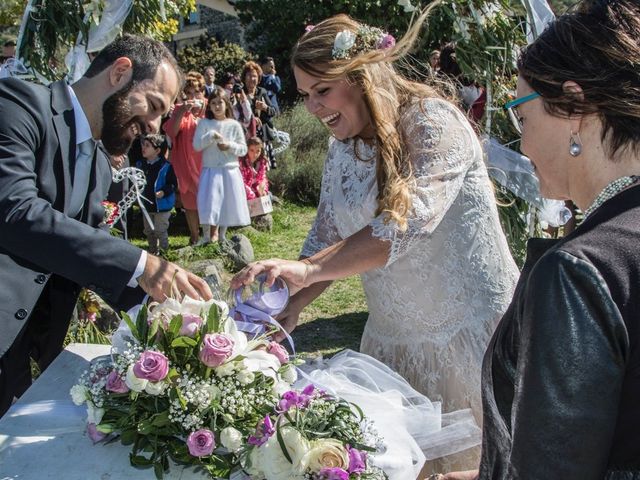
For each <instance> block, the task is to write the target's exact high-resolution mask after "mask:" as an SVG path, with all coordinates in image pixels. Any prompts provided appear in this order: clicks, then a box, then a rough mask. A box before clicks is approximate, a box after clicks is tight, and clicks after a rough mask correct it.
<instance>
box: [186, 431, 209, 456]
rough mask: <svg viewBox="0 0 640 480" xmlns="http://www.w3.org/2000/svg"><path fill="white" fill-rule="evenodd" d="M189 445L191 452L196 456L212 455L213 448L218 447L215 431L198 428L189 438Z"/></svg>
mask: <svg viewBox="0 0 640 480" xmlns="http://www.w3.org/2000/svg"><path fill="white" fill-rule="evenodd" d="M187 447H189V453H190V454H191V455H193V456H194V457H206V456H207V455H211V453H212V452H213V449H214V448H216V442H215V438H214V437H213V432H212V431H211V430H207V429H206V428H203V429H201V430H196V431H195V432H193V433H192V434H191V435H189V437H188V438H187Z"/></svg>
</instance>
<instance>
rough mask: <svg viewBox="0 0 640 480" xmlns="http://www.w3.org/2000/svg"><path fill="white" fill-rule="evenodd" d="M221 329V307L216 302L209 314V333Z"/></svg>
mask: <svg viewBox="0 0 640 480" xmlns="http://www.w3.org/2000/svg"><path fill="white" fill-rule="evenodd" d="M219 329H220V307H218V305H217V304H215V303H214V304H213V305H211V308H210V309H209V315H207V333H212V332H217V331H218V330H219Z"/></svg>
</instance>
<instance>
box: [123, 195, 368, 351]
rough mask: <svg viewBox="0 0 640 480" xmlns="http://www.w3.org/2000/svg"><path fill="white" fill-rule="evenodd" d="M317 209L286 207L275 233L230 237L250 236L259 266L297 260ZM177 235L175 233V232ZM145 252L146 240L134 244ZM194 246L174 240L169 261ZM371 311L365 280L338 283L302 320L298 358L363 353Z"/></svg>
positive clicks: (204, 253)
mask: <svg viewBox="0 0 640 480" xmlns="http://www.w3.org/2000/svg"><path fill="white" fill-rule="evenodd" d="M315 214H316V211H315V208H313V207H305V206H300V205H296V204H293V203H289V202H285V203H284V204H283V205H280V206H276V210H275V211H274V213H273V231H272V232H259V231H257V230H255V229H254V228H251V227H248V228H242V229H237V230H234V229H232V231H230V232H229V233H228V234H227V237H230V236H231V235H233V233H234V231H238V232H241V233H243V234H244V235H246V236H247V237H248V238H249V240H251V244H252V246H253V249H254V253H255V258H256V260H260V259H266V258H273V257H278V258H284V259H290V260H292V259H296V258H298V254H299V253H300V250H301V249H302V244H303V242H304V239H305V238H306V236H307V232H308V231H309V229H310V228H311V224H312V223H313V219H314V218H315ZM170 231H171V230H170ZM132 241H133V243H134V244H136V245H138V246H140V247H142V248H144V247H146V241H145V240H144V239H133V240H132ZM187 244H188V237H187V236H172V237H171V238H170V249H169V252H168V254H167V257H168V258H169V259H170V260H173V261H178V262H180V260H179V259H178V257H177V256H176V253H175V252H176V250H177V249H179V248H181V247H185V246H187ZM215 256H219V251H218V247H217V245H207V246H205V247H198V248H197V249H195V250H194V253H193V255H192V256H191V257H190V258H189V260H197V259H202V258H211V257H215ZM366 320H367V306H366V302H365V298H364V292H363V290H362V285H361V284H360V278H359V277H357V276H356V277H351V278H348V279H345V280H340V281H337V282H334V283H333V285H331V287H329V288H328V289H327V290H326V291H325V292H324V293H323V294H322V295H321V296H320V297H318V298H317V299H316V300H315V301H314V302H313V303H312V304H311V305H309V306H308V307H307V308H306V309H305V310H304V311H303V312H302V314H301V317H300V325H299V326H298V328H297V329H296V330H295V331H294V332H293V335H292V336H293V340H294V342H295V345H296V352H297V353H299V354H301V355H303V356H307V355H311V356H315V355H318V354H320V353H321V354H323V355H331V354H333V353H336V352H338V351H340V350H342V349H344V348H351V349H354V350H357V349H358V348H359V345H360V336H361V335H362V329H363V328H364V323H365V321H366Z"/></svg>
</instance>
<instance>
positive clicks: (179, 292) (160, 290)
mask: <svg viewBox="0 0 640 480" xmlns="http://www.w3.org/2000/svg"><path fill="white" fill-rule="evenodd" d="M138 284H139V285H140V287H142V289H143V290H144V291H145V292H147V293H148V294H149V296H150V297H151V298H153V299H154V300H155V301H156V302H164V301H165V300H166V299H167V297H173V298H176V299H182V297H183V296H185V295H188V296H189V297H191V298H194V299H198V298H202V299H204V300H210V299H211V298H213V294H212V293H211V289H210V288H209V285H207V283H206V282H205V281H204V280H202V279H201V278H200V277H198V276H197V275H194V274H193V273H191V272H189V271H187V270H185V269H183V268H181V267H180V266H178V265H176V264H175V263H172V262H168V261H166V260H163V259H162V258H159V257H156V256H155V255H151V254H149V255H147V263H146V264H145V267H144V272H143V273H142V275H140V277H139V278H138Z"/></svg>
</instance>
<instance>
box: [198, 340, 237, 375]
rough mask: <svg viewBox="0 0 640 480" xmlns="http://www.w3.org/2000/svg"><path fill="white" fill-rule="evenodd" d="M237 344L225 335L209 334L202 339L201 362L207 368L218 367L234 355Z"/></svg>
mask: <svg viewBox="0 0 640 480" xmlns="http://www.w3.org/2000/svg"><path fill="white" fill-rule="evenodd" d="M234 345H235V342H234V341H233V338H231V337H230V336H229V335H227V334H225V333H207V334H206V335H205V336H204V338H203V339H202V347H201V348H200V361H201V362H202V363H204V364H205V365H206V366H207V367H212V368H213V367H218V366H220V365H222V364H223V363H224V361H225V360H226V359H227V358H229V357H230V356H231V354H232V353H233V346H234Z"/></svg>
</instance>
